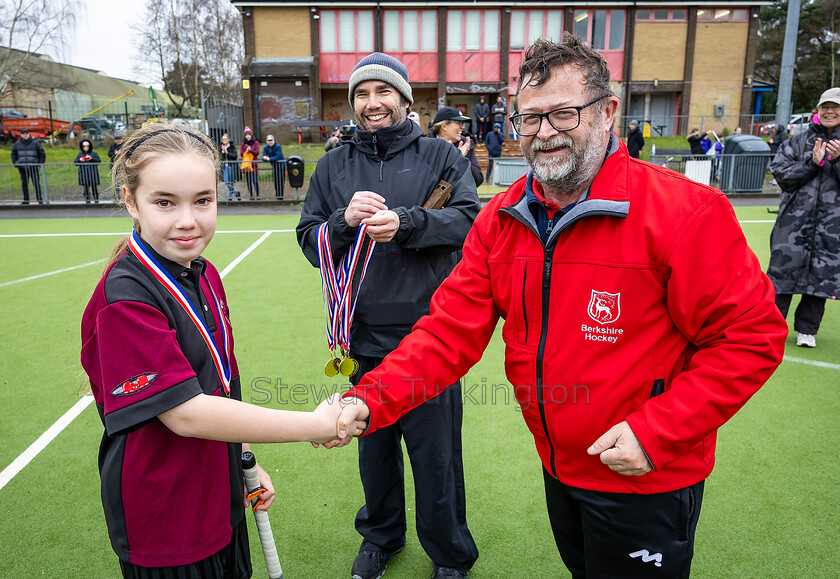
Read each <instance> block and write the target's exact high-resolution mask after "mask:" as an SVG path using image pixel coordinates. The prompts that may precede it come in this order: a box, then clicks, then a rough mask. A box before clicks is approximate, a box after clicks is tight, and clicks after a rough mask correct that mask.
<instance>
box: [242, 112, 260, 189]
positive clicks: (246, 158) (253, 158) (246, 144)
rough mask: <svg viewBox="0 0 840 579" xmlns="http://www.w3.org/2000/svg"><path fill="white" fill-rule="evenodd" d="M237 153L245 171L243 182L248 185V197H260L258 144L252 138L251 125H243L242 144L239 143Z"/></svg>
mask: <svg viewBox="0 0 840 579" xmlns="http://www.w3.org/2000/svg"><path fill="white" fill-rule="evenodd" d="M239 154H240V155H241V156H242V172H243V173H245V184H246V185H247V186H248V197H249V198H250V199H253V198H254V195H255V194H256V196H257V198H258V199H259V197H260V180H259V171H260V168H259V166H258V164H257V159H259V156H260V144H259V142H258V141H257V140H256V139H255V138H254V133H253V132H252V131H251V127H245V130H244V131H243V137H242V144H240V145H239Z"/></svg>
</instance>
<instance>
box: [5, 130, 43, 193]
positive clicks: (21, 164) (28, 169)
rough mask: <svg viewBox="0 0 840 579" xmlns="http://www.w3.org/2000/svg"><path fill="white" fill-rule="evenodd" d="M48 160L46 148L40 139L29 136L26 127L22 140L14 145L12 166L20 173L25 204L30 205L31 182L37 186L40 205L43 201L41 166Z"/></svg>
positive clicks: (22, 132)
mask: <svg viewBox="0 0 840 579" xmlns="http://www.w3.org/2000/svg"><path fill="white" fill-rule="evenodd" d="M46 160H47V154H46V153H45V152H44V147H42V146H41V142H40V141H38V139H33V138H32V137H31V136H30V135H29V129H27V128H26V127H24V128H22V129H21V130H20V138H19V139H18V140H17V141H16V142H15V144H14V145H12V164H13V165H14V166H15V167H17V168H18V171H19V172H20V186H21V190H22V191H23V204H24V205H29V180H30V179H31V180H32V184H33V185H35V197H36V199H38V203H39V204H43V203H44V202H43V200H42V199H41V165H43V164H44V163H45V162H46Z"/></svg>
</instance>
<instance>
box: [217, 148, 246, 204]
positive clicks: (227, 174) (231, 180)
mask: <svg viewBox="0 0 840 579" xmlns="http://www.w3.org/2000/svg"><path fill="white" fill-rule="evenodd" d="M238 158H239V155H238V154H237V153H236V147H235V146H234V145H233V143H231V142H230V137H229V136H228V134H227V133H225V134H224V135H222V143H221V144H220V145H219V160H220V161H221V163H222V180H223V181H224V182H225V185H227V188H228V201H233V197H234V196H236V198H237V199H239V200H241V199H242V196H241V195H240V194H239V191H237V190H236V187H235V183H236V175H237V169H238V168H239V167H237V163H236V160H237V159H238Z"/></svg>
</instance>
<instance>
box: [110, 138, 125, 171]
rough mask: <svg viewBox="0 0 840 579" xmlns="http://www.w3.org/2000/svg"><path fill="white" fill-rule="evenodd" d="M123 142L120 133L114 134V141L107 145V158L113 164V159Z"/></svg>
mask: <svg viewBox="0 0 840 579" xmlns="http://www.w3.org/2000/svg"><path fill="white" fill-rule="evenodd" d="M122 144H123V136H122V134H120V133H117V134H115V135H114V142H113V143H111V146H110V147H108V158H109V159H111V164H112V165H113V164H114V159H115V158H116V157H117V155H119V153H120V149H121V148H122Z"/></svg>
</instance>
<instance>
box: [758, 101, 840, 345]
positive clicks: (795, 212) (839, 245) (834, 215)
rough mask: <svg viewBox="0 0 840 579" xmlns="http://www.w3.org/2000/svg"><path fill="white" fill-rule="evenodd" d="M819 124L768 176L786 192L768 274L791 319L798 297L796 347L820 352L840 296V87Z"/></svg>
mask: <svg viewBox="0 0 840 579" xmlns="http://www.w3.org/2000/svg"><path fill="white" fill-rule="evenodd" d="M817 112H818V114H819V116H820V124H816V123H815V122H814V121H813V119H812V120H811V123H810V124H809V126H808V130H807V131H805V132H803V133H799V134H798V135H794V136H793V137H791V138H790V139H788V140H786V141H783V142H782V143H781V144H780V145H779V150H778V152H777V153H776V156H775V157H774V158H773V162H772V163H770V172H771V173H773V177H775V178H776V182H777V183H778V185H779V187H781V189H782V195H781V198H780V199H779V214H778V216H777V217H776V224H775V225H774V226H773V232H772V233H771V234H770V265H769V266H768V268H767V275H769V276H770V279H771V280H773V285H774V286H775V287H776V305H778V306H779V311H781V312H782V315H783V316H785V317H787V313H788V309H789V308H790V303H791V300H792V298H793V295H794V294H801V295H802V299H801V301H800V302H799V305H798V306H797V307H796V312H795V313H794V319H793V329H794V330H796V332H797V336H796V345H797V346H802V347H806V348H816V346H817V340H816V335H817V332H818V331H819V329H820V323H821V322H822V317H823V313H824V312H825V300H826V298H830V299H836V297H837V296H838V295H840V87H835V88H830V89H828V90H827V91H825V92H824V93H823V94H822V96H821V97H820V100H819V103H818V104H817Z"/></svg>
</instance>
